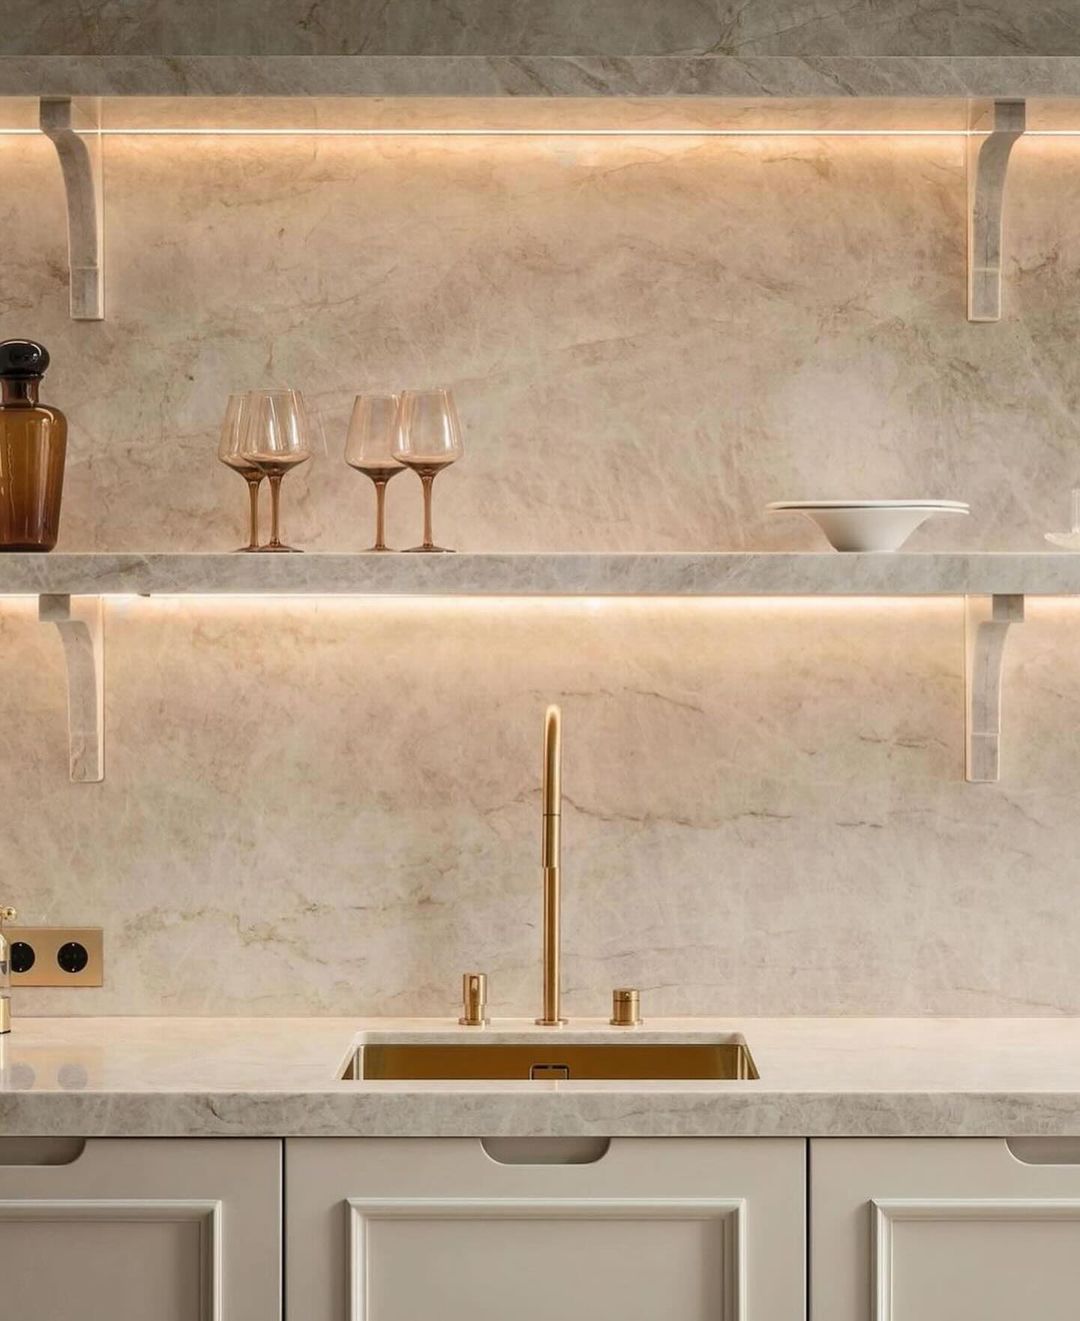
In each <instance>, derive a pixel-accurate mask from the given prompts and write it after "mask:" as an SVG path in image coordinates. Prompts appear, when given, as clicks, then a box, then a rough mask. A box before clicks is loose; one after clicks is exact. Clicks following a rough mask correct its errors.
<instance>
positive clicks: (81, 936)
mask: <svg viewBox="0 0 1080 1321" xmlns="http://www.w3.org/2000/svg"><path fill="white" fill-rule="evenodd" d="M7 938H8V940H9V941H10V942H11V947H12V951H13V954H12V967H11V980H12V982H13V984H14V985H15V986H70V987H80V986H101V985H103V983H104V980H105V975H104V974H105V933H104V931H103V930H102V929H101V927H23V926H17V927H10V928H9V929H8V932H7Z"/></svg>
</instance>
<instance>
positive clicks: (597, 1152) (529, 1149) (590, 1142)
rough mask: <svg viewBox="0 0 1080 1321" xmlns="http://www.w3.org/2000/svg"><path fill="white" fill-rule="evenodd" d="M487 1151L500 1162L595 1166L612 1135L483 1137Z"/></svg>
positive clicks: (603, 1155)
mask: <svg viewBox="0 0 1080 1321" xmlns="http://www.w3.org/2000/svg"><path fill="white" fill-rule="evenodd" d="M480 1145H481V1147H483V1149H484V1154H485V1155H486V1156H487V1157H488V1158H489V1159H490V1160H493V1161H495V1163H496V1164H498V1165H595V1164H596V1162H597V1161H598V1160H603V1159H604V1157H605V1156H606V1155H607V1152H608V1147H610V1146H611V1139H610V1138H481V1139H480Z"/></svg>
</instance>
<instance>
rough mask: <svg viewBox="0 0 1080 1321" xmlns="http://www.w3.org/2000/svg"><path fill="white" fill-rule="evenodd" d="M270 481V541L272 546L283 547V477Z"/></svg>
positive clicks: (279, 476)
mask: <svg viewBox="0 0 1080 1321" xmlns="http://www.w3.org/2000/svg"><path fill="white" fill-rule="evenodd" d="M269 481H270V541H269V543H268V544H269V545H271V546H275V547H276V546H280V545H281V536H280V531H281V528H280V513H281V475H280V474H278V476H276V477H271V478H269Z"/></svg>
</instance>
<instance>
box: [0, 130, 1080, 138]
mask: <svg viewBox="0 0 1080 1321" xmlns="http://www.w3.org/2000/svg"><path fill="white" fill-rule="evenodd" d="M76 132H79V133H83V134H85V135H87V136H98V135H100V136H101V137H107V138H143V137H150V138H188V137H197V138H219V137H222V138H237V137H242V138H979V137H986V136H988V133H989V130H983V129H953V128H870V129H864V128H102V129H77V130H76ZM39 134H40V129H36V128H0V136H2V137H35V136H38V135H39ZM1024 136H1025V137H1029V138H1050V137H1055V138H1056V137H1061V138H1068V137H1080V128H1078V129H1030V130H1029V131H1028V132H1026V133H1025V134H1024Z"/></svg>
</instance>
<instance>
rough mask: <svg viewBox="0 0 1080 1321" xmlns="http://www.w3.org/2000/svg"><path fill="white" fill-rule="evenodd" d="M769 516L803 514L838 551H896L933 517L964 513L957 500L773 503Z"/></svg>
mask: <svg viewBox="0 0 1080 1321" xmlns="http://www.w3.org/2000/svg"><path fill="white" fill-rule="evenodd" d="M765 507H766V509H768V510H769V512H770V513H792V514H804V515H805V516H806V517H807V518H809V519H811V520H812V521H813V522H815V523H816V524H817V525H818V527H820V528H821V530H822V532H823V533H824V534H825V537H826V539H827V540H828V542H829V544H830V545H831V546H832V547H833V548H834V549H835V550H840V551H849V552H850V551H862V552H868V551H869V552H873V553H885V552H888V551H895V550H899V549H900V547H901V546H903V544H904V542H906V541H907V539H908V537H910V536H911V534H912V533H913V532H914V531H915V530H916V528H919V527H921V526H922V524H923V523H925V522H926V520H927V519H928V518H930V517H931V516H932V515H934V514H967V513H970V507H969V506H968V505H967V504H965V503H964V502H963V501H961V500H774V501H772V503H770V504H768V505H766V506H765Z"/></svg>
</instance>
